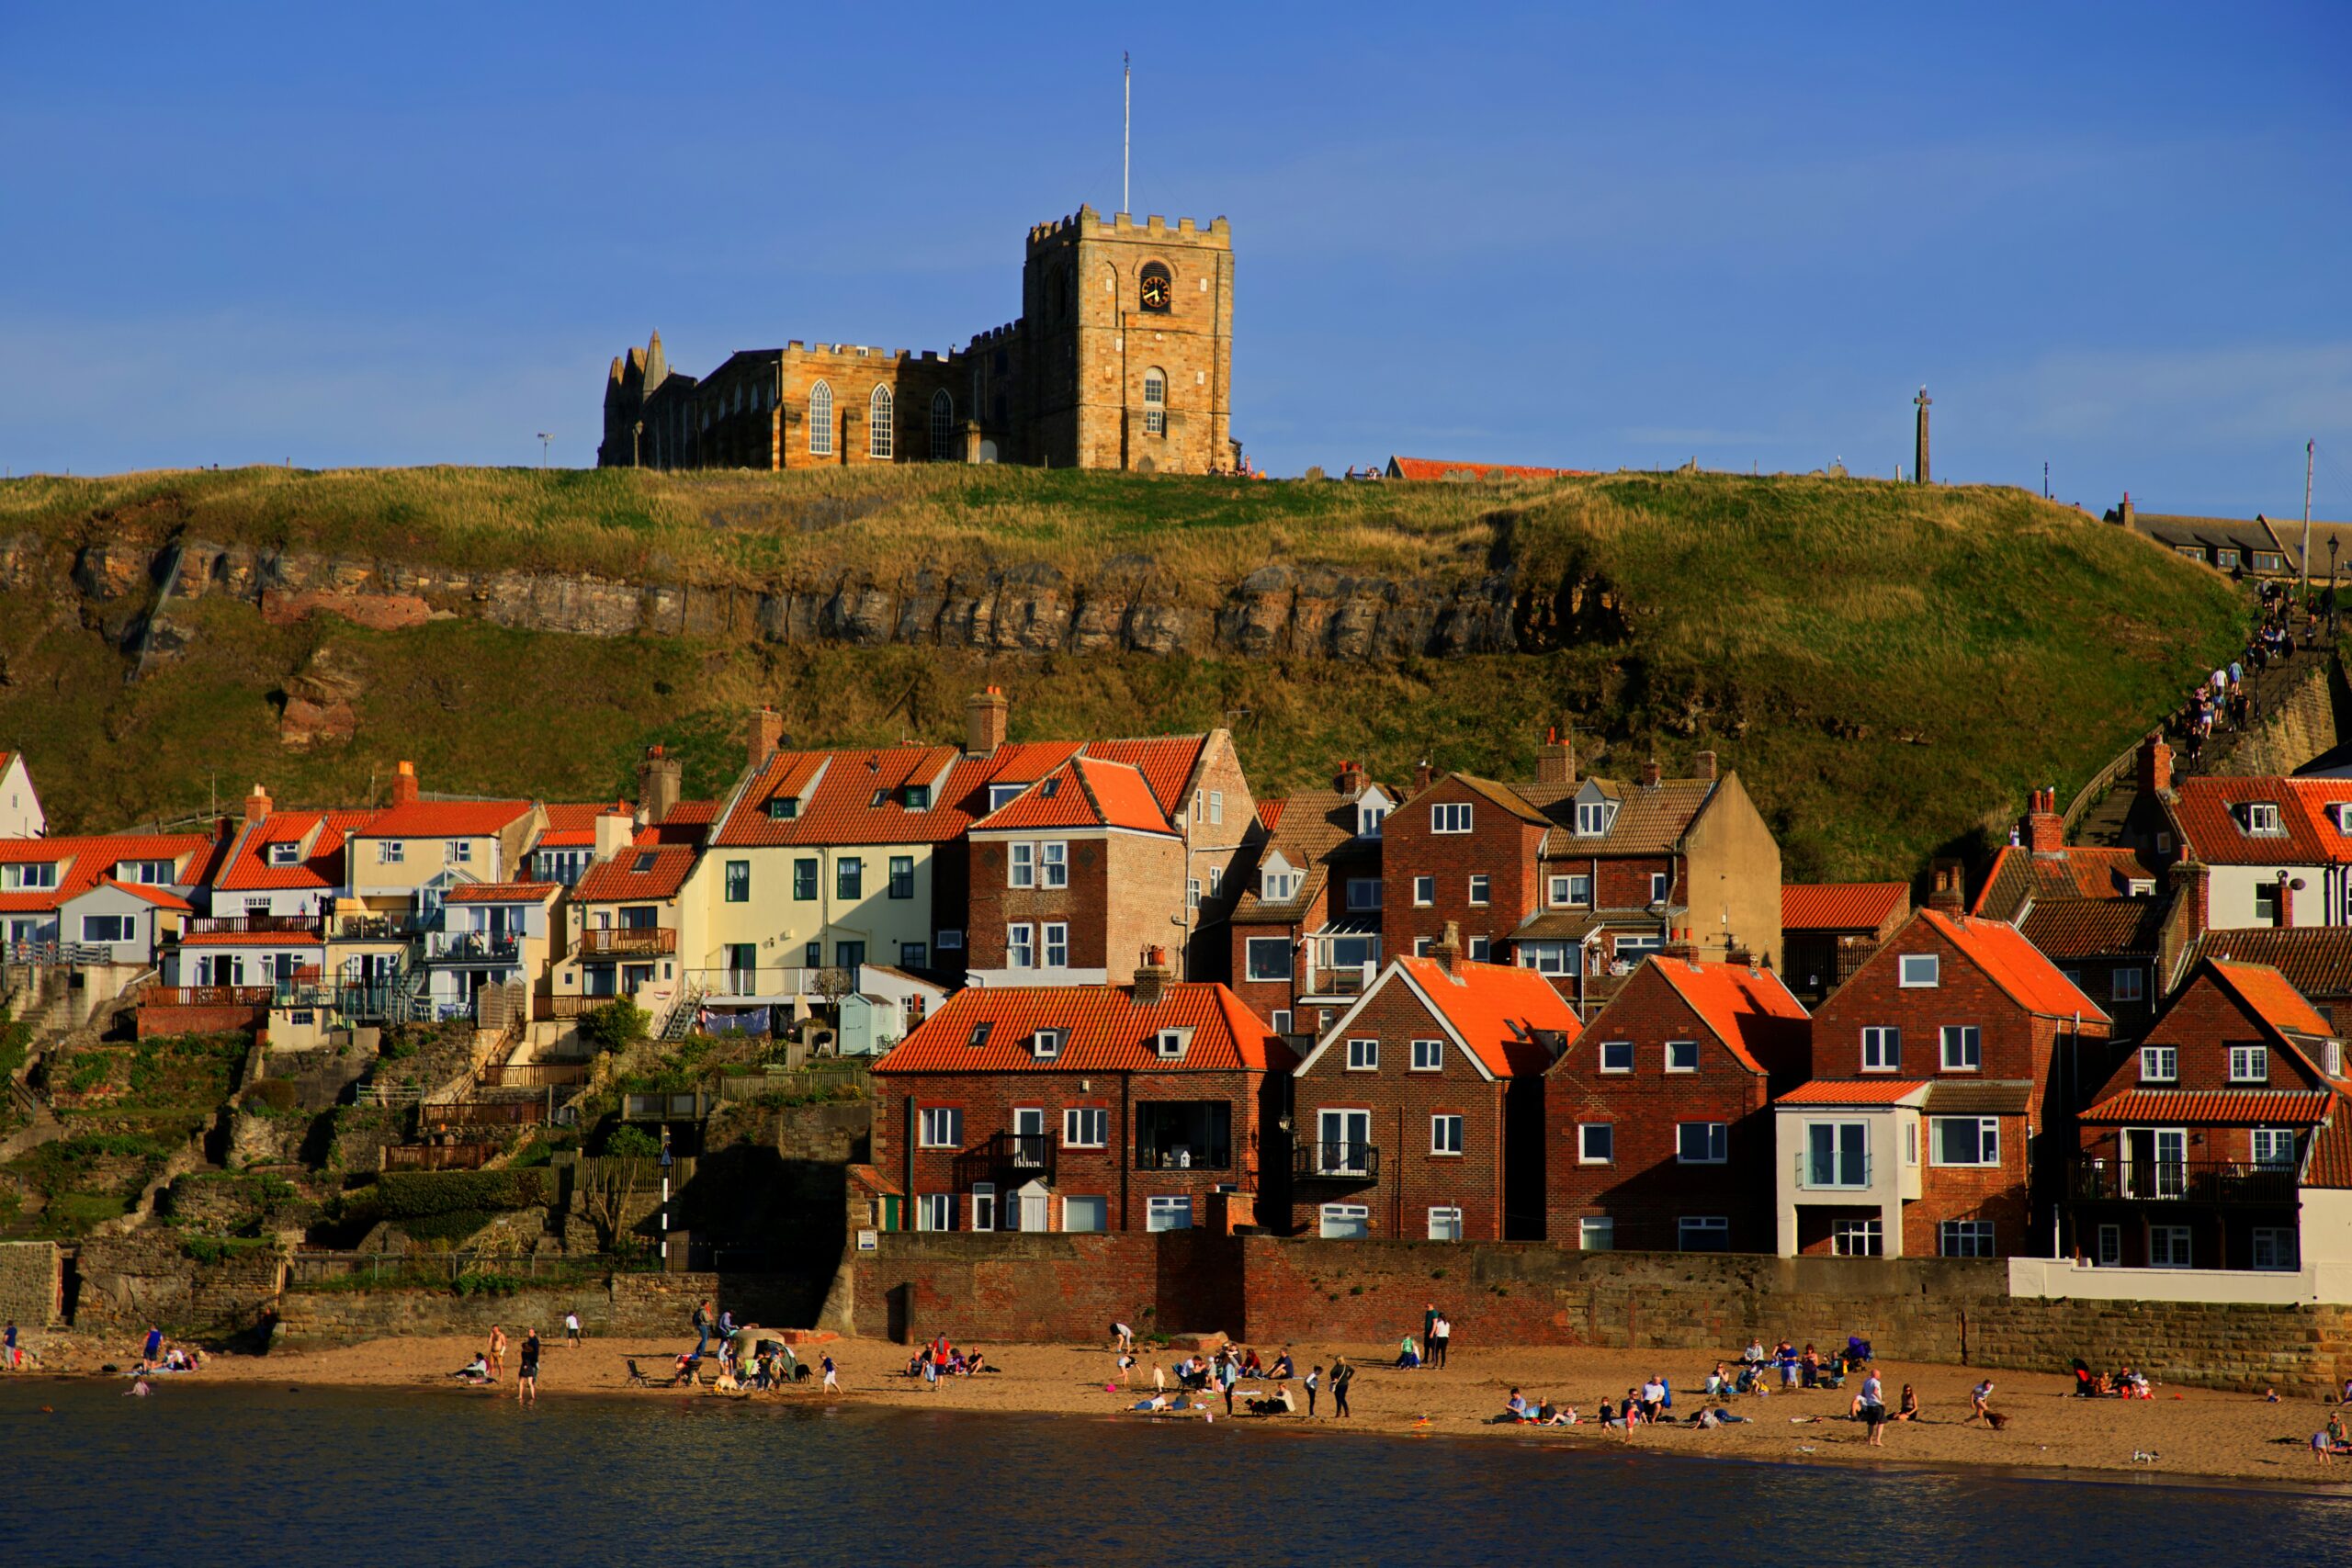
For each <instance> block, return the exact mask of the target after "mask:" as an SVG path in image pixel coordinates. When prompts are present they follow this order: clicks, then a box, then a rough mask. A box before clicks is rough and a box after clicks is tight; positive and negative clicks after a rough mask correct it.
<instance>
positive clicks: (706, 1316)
mask: <svg viewBox="0 0 2352 1568" xmlns="http://www.w3.org/2000/svg"><path fill="white" fill-rule="evenodd" d="M694 1331H695V1360H697V1361H699V1360H701V1359H702V1353H703V1352H704V1351H705V1350H707V1349H708V1348H710V1300H709V1298H708V1297H705V1298H704V1299H703V1300H701V1301H698V1302H696V1303H695V1319H694Z"/></svg>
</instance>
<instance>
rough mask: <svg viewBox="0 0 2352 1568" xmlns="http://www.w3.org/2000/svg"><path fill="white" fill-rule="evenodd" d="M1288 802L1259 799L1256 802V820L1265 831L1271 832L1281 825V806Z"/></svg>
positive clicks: (1286, 804)
mask: <svg viewBox="0 0 2352 1568" xmlns="http://www.w3.org/2000/svg"><path fill="white" fill-rule="evenodd" d="M1289 804H1290V802H1289V801H1287V800H1261V801H1260V802H1259V803H1258V820H1259V822H1260V823H1261V824H1262V825H1263V826H1264V827H1265V829H1266V831H1267V832H1269V833H1271V832H1272V831H1273V830H1274V829H1277V828H1279V827H1281V826H1282V825H1283V807H1286V806H1288V805H1289Z"/></svg>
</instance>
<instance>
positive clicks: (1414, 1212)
mask: <svg viewBox="0 0 2352 1568" xmlns="http://www.w3.org/2000/svg"><path fill="white" fill-rule="evenodd" d="M1444 1034H1445V1030H1444V1028H1443V1027H1442V1025H1441V1024H1440V1023H1439V1022H1438V1021H1437V1020H1436V1019H1434V1018H1432V1017H1430V1013H1429V1010H1428V1009H1427V1008H1426V1007H1424V1006H1423V1005H1422V1003H1421V1001H1420V999H1419V998H1418V997H1416V996H1414V995H1413V993H1412V991H1411V989H1410V987H1408V986H1406V985H1405V983H1404V981H1403V980H1402V978H1401V977H1392V978H1389V979H1388V980H1386V981H1385V984H1383V985H1382V986H1381V987H1380V988H1379V990H1378V991H1377V992H1376V993H1375V994H1374V996H1373V998H1372V999H1371V1001H1370V1002H1369V1003H1367V1004H1366V1005H1365V1007H1364V1009H1363V1011H1361V1012H1359V1013H1358V1014H1356V1016H1355V1018H1354V1019H1353V1020H1352V1021H1351V1022H1349V1024H1348V1025H1347V1027H1346V1028H1345V1030H1344V1031H1342V1032H1341V1034H1340V1036H1339V1037H1334V1038H1333V1039H1332V1040H1331V1041H1330V1043H1329V1048H1328V1049H1326V1050H1324V1051H1323V1052H1322V1054H1321V1055H1319V1056H1317V1058H1316V1060H1315V1064H1314V1066H1313V1067H1312V1068H1311V1069H1309V1070H1307V1071H1306V1072H1304V1073H1302V1074H1300V1075H1298V1076H1296V1077H1294V1079H1293V1081H1292V1085H1291V1102H1292V1106H1293V1111H1292V1122H1291V1125H1292V1128H1293V1133H1294V1135H1295V1137H1296V1138H1297V1139H1299V1140H1300V1141H1301V1142H1302V1143H1303V1142H1306V1141H1309V1140H1319V1139H1320V1138H1321V1136H1322V1133H1321V1116H1320V1112H1321V1111H1324V1110H1326V1109H1338V1108H1346V1109H1350V1110H1368V1111H1371V1112H1372V1136H1371V1142H1372V1144H1373V1145H1374V1147H1375V1148H1377V1149H1378V1150H1379V1151H1380V1174H1379V1178H1378V1179H1377V1180H1376V1181H1370V1182H1340V1181H1331V1180H1318V1181H1313V1182H1307V1183H1301V1184H1300V1185H1299V1186H1298V1187H1296V1188H1295V1190H1294V1191H1293V1193H1292V1198H1291V1211H1292V1212H1291V1218H1292V1224H1293V1225H1294V1227H1295V1228H1298V1229H1303V1230H1305V1231H1306V1232H1307V1233H1308V1234H1310V1235H1311V1234H1313V1233H1314V1231H1315V1229H1316V1227H1317V1224H1318V1211H1319V1209H1320V1206H1321V1205H1322V1204H1323V1203H1325V1202H1343V1203H1362V1204H1364V1205H1366V1206H1367V1207H1368V1208H1369V1209H1370V1210H1371V1215H1370V1223H1371V1234H1373V1235H1376V1236H1402V1237H1405V1238H1407V1239H1419V1238H1426V1237H1427V1236H1428V1235H1429V1211H1430V1209H1431V1208H1440V1207H1450V1208H1459V1209H1460V1210H1461V1211H1462V1227H1463V1229H1462V1234H1463V1236H1464V1239H1465V1240H1474V1241H1498V1240H1501V1239H1503V1237H1504V1235H1505V1234H1506V1224H1505V1220H1504V1204H1503V1195H1504V1183H1505V1179H1506V1166H1507V1164H1508V1163H1509V1161H1510V1159H1511V1157H1512V1155H1511V1152H1510V1149H1509V1147H1508V1146H1507V1145H1509V1142H1510V1140H1509V1136H1508V1130H1507V1127H1506V1122H1505V1116H1504V1091H1505V1087H1506V1086H1505V1084H1504V1083H1503V1082H1501V1081H1499V1080H1494V1081H1490V1080H1488V1079H1487V1078H1485V1077H1482V1076H1481V1075H1480V1073H1479V1071H1478V1068H1477V1066H1476V1065H1475V1064H1474V1063H1473V1062H1471V1061H1470V1060H1469V1059H1468V1058H1467V1057H1465V1056H1464V1054H1463V1053H1462V1052H1461V1051H1460V1050H1459V1049H1457V1048H1456V1047H1455V1046H1454V1044H1453V1042H1451V1041H1446V1042H1445V1044H1444V1046H1443V1051H1442V1066H1441V1068H1440V1069H1439V1070H1438V1071H1436V1072H1415V1071H1414V1070H1413V1069H1412V1060H1413V1055H1412V1043H1413V1042H1414V1041H1415V1040H1417V1039H1419V1040H1439V1039H1443V1037H1444ZM1351 1039H1359V1040H1378V1041H1379V1042H1380V1054H1379V1061H1380V1066H1379V1069H1378V1070H1377V1071H1374V1072H1361V1071H1350V1070H1349V1068H1348V1050H1347V1042H1348V1041H1349V1040H1351ZM1441 1114H1443V1115H1459V1116H1460V1117H1461V1118H1462V1119H1463V1152H1462V1154H1461V1155H1460V1156H1451V1155H1436V1154H1432V1153H1431V1152H1430V1136H1431V1118H1432V1117H1435V1116H1438V1115H1441ZM1520 1157H1522V1158H1527V1157H1538V1152H1537V1151H1535V1150H1528V1151H1524V1152H1523V1153H1522V1155H1521V1156H1520ZM1541 1224H1542V1218H1541V1215H1540V1214H1533V1215H1528V1216H1523V1217H1522V1225H1523V1228H1524V1230H1525V1231H1526V1232H1527V1233H1528V1234H1533V1232H1534V1231H1535V1229H1536V1228H1537V1227H1539V1226H1540V1225H1541ZM1510 1228H1511V1229H1513V1230H1518V1229H1520V1228H1521V1226H1513V1227H1510Z"/></svg>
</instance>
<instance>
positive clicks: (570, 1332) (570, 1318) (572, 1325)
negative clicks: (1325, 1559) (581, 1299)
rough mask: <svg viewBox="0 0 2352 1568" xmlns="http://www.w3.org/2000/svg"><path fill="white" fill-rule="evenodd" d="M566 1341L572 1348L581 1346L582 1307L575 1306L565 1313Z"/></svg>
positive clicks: (564, 1332)
mask: <svg viewBox="0 0 2352 1568" xmlns="http://www.w3.org/2000/svg"><path fill="white" fill-rule="evenodd" d="M563 1337H564V1343H565V1344H567V1345H569V1346H570V1347H571V1348H572V1349H574V1350H577V1349H579V1348H580V1309H579V1308H578V1307H573V1308H572V1309H571V1311H570V1312H567V1313H565V1314H563Z"/></svg>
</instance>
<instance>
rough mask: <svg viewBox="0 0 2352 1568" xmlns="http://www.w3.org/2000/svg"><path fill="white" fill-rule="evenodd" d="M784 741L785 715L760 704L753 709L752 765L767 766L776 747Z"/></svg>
mask: <svg viewBox="0 0 2352 1568" xmlns="http://www.w3.org/2000/svg"><path fill="white" fill-rule="evenodd" d="M783 743H784V716H783V715H782V714H780V713H778V712H776V711H775V709H774V708H772V707H767V706H764V705H763V706H760V707H756V708H753V709H752V733H751V740H750V744H749V748H748V750H749V751H750V755H751V761H752V766H753V767H755V768H761V767H765V766H766V765H767V761H768V759H769V758H770V757H773V756H775V749H776V748H777V747H778V746H780V745H782V744H783Z"/></svg>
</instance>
